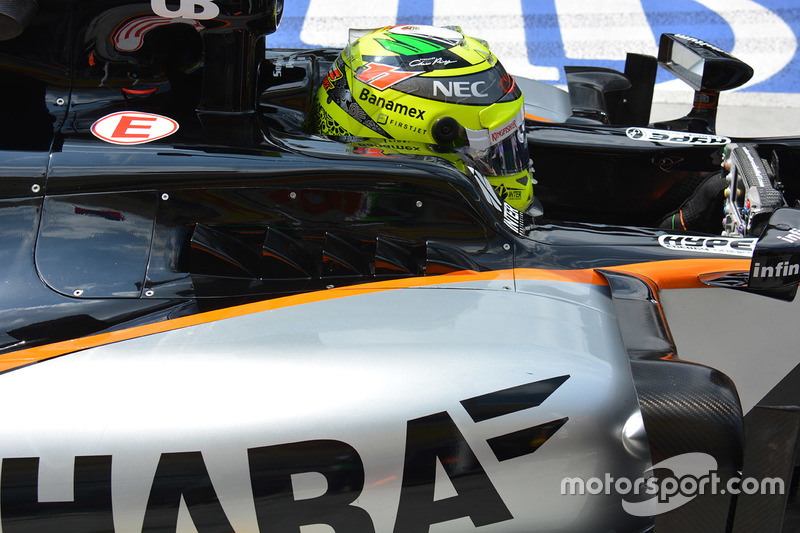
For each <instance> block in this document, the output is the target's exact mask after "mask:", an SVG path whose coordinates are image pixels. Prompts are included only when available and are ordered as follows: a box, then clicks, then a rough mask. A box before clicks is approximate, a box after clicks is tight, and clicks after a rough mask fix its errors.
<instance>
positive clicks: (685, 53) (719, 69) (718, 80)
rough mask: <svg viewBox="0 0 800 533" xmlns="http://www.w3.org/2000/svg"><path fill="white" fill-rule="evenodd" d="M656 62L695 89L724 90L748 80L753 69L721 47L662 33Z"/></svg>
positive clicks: (733, 87)
mask: <svg viewBox="0 0 800 533" xmlns="http://www.w3.org/2000/svg"><path fill="white" fill-rule="evenodd" d="M658 63H659V64H660V65H661V66H662V67H664V68H665V69H667V70H668V71H670V72H672V73H673V74H675V76H677V77H678V78H680V79H682V80H683V81H685V82H686V83H688V84H689V85H691V86H692V87H693V88H694V90H696V91H725V90H728V89H735V88H736V87H739V86H741V85H744V84H745V83H747V82H748V81H749V80H750V78H752V77H753V69H752V68H751V67H750V66H749V65H748V64H747V63H744V62H743V61H740V60H738V59H736V58H735V57H733V56H732V55H730V54H728V53H727V52H725V51H724V50H721V49H720V48H717V47H716V46H714V45H712V44H709V43H707V42H705V41H701V40H700V39H695V38H694V37H688V36H686V35H678V34H674V33H664V34H662V35H661V42H660V43H659V47H658Z"/></svg>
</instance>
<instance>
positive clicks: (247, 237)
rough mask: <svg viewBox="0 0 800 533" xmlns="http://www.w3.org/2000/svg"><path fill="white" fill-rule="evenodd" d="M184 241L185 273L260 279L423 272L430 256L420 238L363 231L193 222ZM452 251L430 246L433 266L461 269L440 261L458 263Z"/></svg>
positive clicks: (356, 278) (354, 279)
mask: <svg viewBox="0 0 800 533" xmlns="http://www.w3.org/2000/svg"><path fill="white" fill-rule="evenodd" d="M189 243H190V246H189V253H188V261H187V263H186V268H187V271H188V272H189V273H190V274H193V275H203V276H212V277H221V278H240V279H242V278H244V279H252V280H262V281H278V282H279V281H284V280H285V281H290V280H296V281H299V280H333V279H336V280H348V281H351V282H363V281H368V280H370V279H375V280H380V279H391V278H399V277H413V276H423V275H425V273H426V265H430V264H431V260H432V257H431V251H430V250H429V249H428V247H427V246H426V245H425V244H422V243H419V242H414V241H412V240H408V239H403V238H401V237H397V236H389V235H377V234H375V233H371V234H370V233H367V232H363V233H362V232H347V231H324V230H316V229H315V230H308V229H303V228H288V229H287V228H281V229H276V228H274V227H263V226H262V227H256V228H254V227H247V228H242V227H231V226H211V225H206V224H195V226H194V229H193V232H192V235H191V238H190V241H189ZM438 248H440V246H439V247H437V250H438ZM457 255H458V254H455V252H453V253H450V254H444V256H443V254H442V252H441V251H438V252H434V253H433V257H434V261H433V263H435V264H436V265H437V269H441V267H444V269H445V270H446V271H452V270H463V269H464V268H465V267H464V266H457V265H456V266H455V267H454V268H449V267H446V266H445V264H446V265H448V266H449V265H451V264H453V263H458V262H459V260H458V259H456V256H457ZM445 258H448V260H447V261H442V259H445ZM461 259H463V258H461ZM461 262H463V260H462V261H461ZM440 263H444V264H441V265H440ZM437 273H438V272H437Z"/></svg>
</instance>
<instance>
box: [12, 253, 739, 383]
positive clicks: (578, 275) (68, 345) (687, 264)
mask: <svg viewBox="0 0 800 533" xmlns="http://www.w3.org/2000/svg"><path fill="white" fill-rule="evenodd" d="M749 268H750V262H749V260H747V259H677V260H669V261H654V262H650V263H636V264H630V265H622V266H616V267H605V268H603V270H613V271H616V272H621V273H627V274H631V275H635V276H639V277H642V276H644V277H646V278H649V279H650V280H651V281H652V282H653V283H654V284H655V285H656V286H657V287H658V288H660V289H677V288H696V287H704V285H703V284H702V283H701V282H700V281H699V279H698V276H699V275H700V274H706V273H713V272H727V271H739V272H741V271H747V270H748V269H749ZM515 278H516V279H525V280H541V281H561V282H567V283H584V284H591V285H607V284H608V283H607V282H606V280H605V278H604V277H603V276H602V275H601V274H598V273H597V272H596V271H595V270H593V269H578V270H547V269H531V268H518V269H515V270H496V271H490V272H474V271H460V272H453V273H450V274H443V275H440V276H431V277H415V278H407V279H392V280H387V281H379V282H375V283H365V284H363V285H351V286H347V287H341V288H333V289H329V290H325V291H315V292H310V293H304V294H297V295H293V296H285V297H282V298H274V299H271V300H262V301H259V302H254V303H250V304H244V305H239V306H235V307H228V308H225V309H218V310H216V311H208V312H205V313H198V314H196V315H191V316H186V317H181V318H174V319H170V320H164V321H162V322H158V323H155V324H146V325H142V326H136V327H132V328H128V329H122V330H119V331H111V332H108V333H99V334H97V335H91V336H88V337H82V338H79V339H71V340H68V341H62V342H56V343H53V344H47V345H45V346H38V347H34V348H28V349H24V350H19V351H16V352H11V353H8V354H6V355H2V356H0V372H7V371H9V370H14V369H16V368H20V367H23V366H26V365H30V364H33V363H38V362H41V361H46V360H48V359H52V358H54V357H59V356H61V355H66V354H69V353H73V352H77V351H80V350H86V349H89V348H95V347H98V346H103V345H106V344H112V343H115V342H120V341H125V340H130V339H135V338H138V337H145V336H147V335H153V334H156V333H163V332H166V331H173V330H177V329H181V328H186V327H190V326H196V325H200V324H207V323H210V322H216V321H220V320H225V319H228V318H235V317H239V316H244V315H249V314H253V313H259V312H263V311H270V310H274V309H281V308H285V307H292V306H295V305H302V304H306V303H313V302H322V301H326V300H333V299H336V298H344V297H347V296H356V295H361V294H371V293H376V292H381V291H387V290H395V289H405V288H414V287H427V286H433V285H448V284H455V283H460V282H472V281H501V280H507V281H513V280H514V279H515Z"/></svg>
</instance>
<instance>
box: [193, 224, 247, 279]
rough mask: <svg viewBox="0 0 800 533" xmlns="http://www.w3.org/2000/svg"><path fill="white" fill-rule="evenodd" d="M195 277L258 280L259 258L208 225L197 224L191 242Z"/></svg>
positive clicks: (236, 240) (235, 240) (238, 241)
mask: <svg viewBox="0 0 800 533" xmlns="http://www.w3.org/2000/svg"><path fill="white" fill-rule="evenodd" d="M190 246H191V248H190V256H189V265H190V272H191V273H192V274H204V275H210V276H220V277H232V278H257V277H259V276H258V271H259V268H258V266H259V265H258V263H259V258H258V256H257V255H256V254H255V253H254V252H253V250H252V249H250V248H249V247H247V246H246V245H245V244H243V243H242V242H241V241H240V240H238V239H236V238H234V237H231V236H230V235H228V234H226V233H223V232H222V231H219V230H216V229H214V228H212V227H209V226H206V225H204V224H196V225H195V227H194V232H193V233H192V237H191V242H190Z"/></svg>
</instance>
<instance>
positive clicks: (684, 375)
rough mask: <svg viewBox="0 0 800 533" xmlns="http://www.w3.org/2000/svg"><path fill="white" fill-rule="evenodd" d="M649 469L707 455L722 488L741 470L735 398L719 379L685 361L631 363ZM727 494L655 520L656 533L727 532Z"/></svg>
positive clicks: (733, 389)
mask: <svg viewBox="0 0 800 533" xmlns="http://www.w3.org/2000/svg"><path fill="white" fill-rule="evenodd" d="M631 370H632V373H633V378H634V383H635V385H636V392H637V395H638V398H639V406H640V407H641V409H642V416H643V418H644V424H645V429H646V431H647V436H648V440H649V441H650V452H651V455H652V459H653V464H657V463H659V462H660V461H662V460H665V459H667V458H670V457H674V456H676V455H680V454H683V453H691V452H701V453H707V454H709V455H711V456H713V457H714V458H715V459H716V461H717V465H718V471H717V474H718V475H719V477H720V479H721V481H722V483H725V482H727V480H728V479H730V478H731V477H733V476H734V475H736V474H737V472H738V470H739V468H740V467H741V464H742V456H743V448H744V424H743V419H742V411H741V406H740V404H739V396H738V394H737V392H736V387H735V386H734V384H733V382H732V381H731V380H730V379H729V378H728V377H727V376H726V375H725V374H723V373H721V372H719V371H718V370H714V369H712V368H708V367H705V366H702V365H697V364H692V363H687V362H683V361H674V360H673V361H669V360H666V361H665V360H654V361H648V360H638V361H637V360H634V361H631ZM730 506H731V495H730V494H700V495H698V496H697V497H696V498H694V499H693V500H692V501H690V502H689V503H687V504H685V505H683V506H682V507H680V508H678V509H675V510H673V511H670V512H668V513H665V514H662V515H659V516H657V517H656V522H655V531H656V532H657V533H660V532H674V531H682V532H693V531H697V532H708V531H726V528H727V523H728V516H729V510H730Z"/></svg>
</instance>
